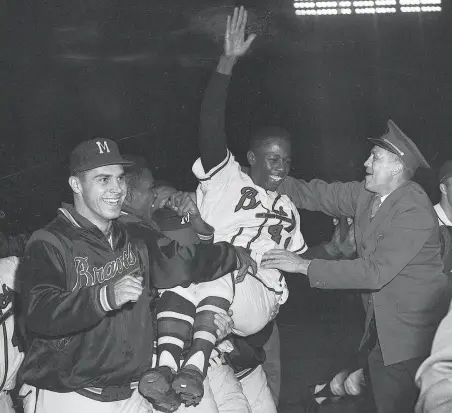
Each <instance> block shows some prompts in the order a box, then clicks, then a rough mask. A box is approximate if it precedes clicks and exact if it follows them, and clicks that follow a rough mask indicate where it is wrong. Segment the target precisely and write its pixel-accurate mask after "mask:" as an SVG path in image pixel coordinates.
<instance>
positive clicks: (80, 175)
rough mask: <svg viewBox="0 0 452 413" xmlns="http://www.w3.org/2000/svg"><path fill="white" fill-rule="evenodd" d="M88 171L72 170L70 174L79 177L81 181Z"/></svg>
mask: <svg viewBox="0 0 452 413" xmlns="http://www.w3.org/2000/svg"><path fill="white" fill-rule="evenodd" d="M87 172H88V171H72V172H71V174H70V176H75V177H76V178H78V179H80V180H81V181H83V180H84V179H85V176H86V173H87Z"/></svg>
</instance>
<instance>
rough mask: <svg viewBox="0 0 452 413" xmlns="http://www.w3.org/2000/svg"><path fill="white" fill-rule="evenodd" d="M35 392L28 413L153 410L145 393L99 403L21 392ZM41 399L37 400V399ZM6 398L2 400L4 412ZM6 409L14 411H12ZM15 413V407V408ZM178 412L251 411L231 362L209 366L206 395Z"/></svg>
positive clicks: (27, 388)
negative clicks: (144, 396) (193, 404)
mask: <svg viewBox="0 0 452 413" xmlns="http://www.w3.org/2000/svg"><path fill="white" fill-rule="evenodd" d="M29 391H31V393H30V394H29V395H28V396H27V397H25V399H24V410H25V413H35V405H36V413H75V412H77V413H80V412H83V413H85V412H86V413H91V412H92V413H97V412H99V413H151V412H156V413H157V412H158V411H157V410H155V409H154V410H153V409H152V406H151V405H150V404H149V403H147V401H146V400H145V399H143V398H142V397H141V395H140V394H139V393H138V392H137V391H135V392H134V394H133V395H132V397H131V398H130V399H129V400H125V401H119V402H108V403H105V402H98V401H95V400H92V399H89V398H87V397H84V396H81V395H79V394H78V393H55V392H50V391H47V390H40V391H39V395H38V397H36V389H35V388H34V387H31V386H28V385H24V386H23V387H22V389H21V392H20V393H21V395H25V394H27V393H28V392H29ZM36 399H37V400H36ZM1 402H2V400H1V399H0V412H1V413H3V410H2V409H1V406H2V404H1ZM5 412H7V413H10V412H9V411H8V410H5ZM11 412H12V413H14V411H13V410H11ZM177 413H251V408H250V405H249V403H248V400H247V398H246V397H245V395H244V394H243V389H242V385H241V383H240V382H239V381H238V380H237V378H236V377H235V374H234V371H233V370H232V369H231V367H229V366H228V365H218V366H212V367H209V369H208V370H207V378H206V380H204V397H203V399H202V400H201V403H199V404H198V405H197V406H195V407H185V406H183V405H182V406H181V407H180V408H179V409H178V410H177Z"/></svg>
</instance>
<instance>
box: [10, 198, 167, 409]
mask: <svg viewBox="0 0 452 413" xmlns="http://www.w3.org/2000/svg"><path fill="white" fill-rule="evenodd" d="M155 242H157V237H156V238H155ZM162 270H164V266H162V265H160V266H159V265H155V263H154V262H152V264H151V268H150V264H149V259H148V252H147V249H146V246H145V245H144V243H143V242H142V241H140V240H137V239H136V238H132V237H131V236H130V235H129V234H128V232H127V230H126V227H125V225H124V224H123V223H121V222H119V221H118V220H115V221H113V227H112V239H111V245H110V243H109V241H108V240H107V238H106V237H105V235H104V234H103V233H102V232H101V231H100V230H99V229H98V228H97V227H96V226H94V225H93V224H92V223H91V222H90V221H88V220H87V219H85V218H84V217H82V216H81V215H79V214H78V213H77V212H76V211H75V209H74V208H73V207H72V206H71V205H67V204H63V208H60V209H59V212H58V215H57V217H56V218H55V219H54V220H53V221H52V222H51V223H50V224H48V225H47V226H46V227H45V228H44V229H41V230H38V231H36V232H35V233H34V234H33V235H32V236H31V239H30V240H29V242H28V244H27V247H26V251H25V256H24V261H23V263H22V264H21V265H20V267H19V277H20V283H21V287H22V299H23V303H22V304H23V305H22V308H23V313H24V314H23V316H24V326H25V328H24V330H25V331H24V335H25V340H26V346H27V351H26V356H25V359H24V362H23V364H22V367H21V371H20V375H21V379H22V380H23V381H24V382H25V383H28V384H31V385H33V386H36V387H37V388H39V389H47V390H52V391H56V392H70V391H80V392H81V393H82V394H84V393H83V389H84V388H86V387H96V388H111V387H115V386H116V387H117V386H123V385H124V384H127V383H130V382H132V381H134V380H138V379H139V378H140V375H141V373H143V372H144V371H146V370H147V369H148V368H149V367H150V366H151V360H152V349H153V339H154V336H153V328H152V317H151V314H150V304H151V301H152V300H153V298H152V295H151V288H150V283H149V271H162ZM126 274H136V275H140V274H143V278H144V281H143V284H144V289H143V292H142V294H141V296H140V297H139V299H138V300H137V301H136V302H135V303H127V304H125V305H123V306H122V307H121V308H117V306H116V304H115V300H114V292H113V283H114V282H116V281H117V280H118V279H119V278H121V277H123V276H124V275H126ZM129 390H130V388H129ZM115 397H116V399H118V400H119V399H121V398H123V399H125V398H127V397H128V395H127V394H125V395H124V394H123V395H122V396H121V395H116V396H115Z"/></svg>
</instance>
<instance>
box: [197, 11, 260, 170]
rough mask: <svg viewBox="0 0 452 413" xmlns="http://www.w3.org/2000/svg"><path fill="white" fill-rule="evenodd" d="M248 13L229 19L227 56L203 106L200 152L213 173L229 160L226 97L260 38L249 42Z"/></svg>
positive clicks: (213, 78)
mask: <svg viewBox="0 0 452 413" xmlns="http://www.w3.org/2000/svg"><path fill="white" fill-rule="evenodd" d="M246 21H247V12H246V10H245V9H244V8H243V7H240V9H238V8H235V9H234V14H233V16H232V18H231V16H228V20H227V24H226V34H225V40H224V53H223V55H222V56H221V57H220V61H219V63H218V66H217V68H216V70H215V72H214V74H213V75H212V78H211V79H210V82H209V85H208V86H207V89H206V91H205V93H204V99H203V102H202V105H201V118H200V127H199V150H200V152H201V162H202V165H203V168H204V170H205V171H210V170H211V169H212V168H214V167H215V166H217V165H218V164H220V163H221V161H223V159H224V158H225V157H226V148H227V138H226V130H225V126H224V118H225V109H226V96H227V90H228V85H229V80H230V78H231V77H230V75H231V73H232V69H233V67H234V65H235V63H236V62H237V59H238V58H239V57H240V56H243V55H244V54H245V53H246V52H247V51H248V49H249V47H250V45H251V42H252V41H253V40H254V39H255V37H256V35H253V34H252V35H250V36H249V37H248V39H247V40H245V27H246Z"/></svg>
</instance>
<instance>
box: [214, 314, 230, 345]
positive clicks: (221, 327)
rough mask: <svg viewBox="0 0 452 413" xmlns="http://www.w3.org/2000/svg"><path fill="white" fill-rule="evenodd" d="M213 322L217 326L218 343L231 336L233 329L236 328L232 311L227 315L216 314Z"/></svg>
mask: <svg viewBox="0 0 452 413" xmlns="http://www.w3.org/2000/svg"><path fill="white" fill-rule="evenodd" d="M213 322H214V323H215V325H216V326H217V331H216V333H217V341H221V340H223V339H224V338H225V337H226V336H228V335H229V334H231V332H232V328H233V327H234V321H233V320H232V310H228V313H227V314H223V313H216V314H215V316H214V321H213Z"/></svg>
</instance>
